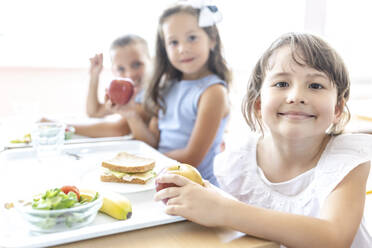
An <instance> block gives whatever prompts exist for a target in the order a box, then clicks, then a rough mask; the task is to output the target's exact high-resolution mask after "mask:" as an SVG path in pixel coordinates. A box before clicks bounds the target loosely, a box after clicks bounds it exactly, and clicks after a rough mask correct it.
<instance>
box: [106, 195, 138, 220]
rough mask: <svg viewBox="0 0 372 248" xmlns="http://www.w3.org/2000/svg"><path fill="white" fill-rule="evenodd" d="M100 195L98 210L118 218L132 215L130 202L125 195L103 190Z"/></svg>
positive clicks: (123, 218) (122, 218)
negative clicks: (101, 202) (100, 204)
mask: <svg viewBox="0 0 372 248" xmlns="http://www.w3.org/2000/svg"><path fill="white" fill-rule="evenodd" d="M102 195H103V204H102V207H101V209H100V210H99V211H100V212H102V213H105V214H107V215H109V216H111V217H113V218H115V219H118V220H126V219H129V218H130V217H131V216H132V204H131V202H130V201H129V200H128V199H127V198H126V197H125V196H123V195H120V194H118V193H113V192H103V193H102Z"/></svg>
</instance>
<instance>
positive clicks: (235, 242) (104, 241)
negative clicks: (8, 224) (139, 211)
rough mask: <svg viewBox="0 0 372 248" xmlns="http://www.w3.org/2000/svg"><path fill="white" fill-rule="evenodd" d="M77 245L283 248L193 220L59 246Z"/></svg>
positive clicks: (131, 247)
mask: <svg viewBox="0 0 372 248" xmlns="http://www.w3.org/2000/svg"><path fill="white" fill-rule="evenodd" d="M57 247H60V248H62V247H63V248H74V247H90V248H98V247H110V248H116V247H117V248H119V247H130V248H140V247H141V248H142V247H152V248H156V247H159V248H160V247H161V248H164V247H172V248H177V247H182V248H188V247H190V248H198V247H203V248H208V247H211V248H212V247H213V248H216V247H231V248H233V247H236V248H238V247H245V248H279V247H280V246H279V245H278V244H277V243H275V242H271V241H267V240H262V239H259V238H256V237H252V236H248V235H244V236H242V235H241V234H240V233H239V232H234V231H232V230H226V229H223V228H215V227H205V226H201V225H199V224H196V223H193V222H190V221H181V222H177V223H171V224H165V225H160V226H154V227H149V228H144V229H139V230H134V231H130V232H124V233H118V234H114V235H110V236H104V237H99V238H94V239H88V240H83V241H78V242H75V243H70V244H64V245H60V246H57Z"/></svg>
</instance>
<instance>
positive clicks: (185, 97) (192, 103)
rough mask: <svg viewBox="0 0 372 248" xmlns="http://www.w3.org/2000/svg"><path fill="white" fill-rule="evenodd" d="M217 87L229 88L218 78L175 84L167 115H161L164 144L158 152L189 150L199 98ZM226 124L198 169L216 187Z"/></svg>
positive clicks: (170, 93)
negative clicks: (217, 159) (217, 161)
mask: <svg viewBox="0 0 372 248" xmlns="http://www.w3.org/2000/svg"><path fill="white" fill-rule="evenodd" d="M214 84H222V85H224V86H225V87H227V84H226V82H225V81H223V80H222V79H220V78H219V77H218V76H217V75H214V74H212V75H208V76H206V77H204V78H201V79H197V80H181V81H179V82H173V84H172V86H171V88H170V89H169V90H168V92H167V94H166V95H165V97H164V100H165V103H166V112H165V113H163V111H160V113H159V120H158V127H159V130H160V140H159V145H158V150H159V151H160V152H162V153H165V152H169V151H172V150H176V149H182V148H185V147H186V146H187V144H188V142H189V139H190V136H191V133H192V130H193V128H194V125H195V121H196V117H197V113H198V101H199V98H200V96H201V95H202V94H203V93H204V91H205V90H206V89H207V88H208V87H210V86H211V85H214ZM226 122H227V117H225V118H224V119H223V120H222V121H221V123H220V126H219V128H218V132H217V134H216V137H215V139H214V141H213V144H212V146H211V148H210V149H209V151H208V153H207V154H206V156H205V157H204V159H203V161H202V162H201V163H200V164H199V165H198V166H197V169H198V170H199V172H200V174H201V175H202V177H203V178H204V179H207V180H209V181H210V182H211V183H212V184H214V185H218V183H217V179H216V177H215V176H214V173H213V160H214V157H215V156H216V154H218V153H219V152H220V144H221V142H222V138H223V132H224V129H225V126H226Z"/></svg>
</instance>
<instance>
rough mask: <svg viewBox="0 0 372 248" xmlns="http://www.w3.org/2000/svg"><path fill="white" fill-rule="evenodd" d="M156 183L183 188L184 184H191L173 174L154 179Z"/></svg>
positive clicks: (189, 181) (186, 179)
mask: <svg viewBox="0 0 372 248" xmlns="http://www.w3.org/2000/svg"><path fill="white" fill-rule="evenodd" d="M156 181H157V182H158V183H174V184H176V185H178V186H180V187H182V186H185V185H186V184H189V183H193V182H192V181H191V180H189V179H188V178H186V177H183V176H180V175H177V174H174V173H165V174H163V175H162V176H160V177H158V178H156Z"/></svg>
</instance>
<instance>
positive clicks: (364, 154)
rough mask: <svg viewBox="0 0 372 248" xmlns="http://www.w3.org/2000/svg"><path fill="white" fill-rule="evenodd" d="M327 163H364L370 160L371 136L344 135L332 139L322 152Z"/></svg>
mask: <svg viewBox="0 0 372 248" xmlns="http://www.w3.org/2000/svg"><path fill="white" fill-rule="evenodd" d="M323 156H324V157H325V159H327V161H331V160H336V161H338V160H341V161H342V162H346V161H355V162H361V163H363V162H366V161H368V160H371V158H372V135H369V134H352V133H346V134H341V135H338V136H335V137H332V138H331V139H330V141H329V143H328V145H327V147H326V149H325V150H324V152H323Z"/></svg>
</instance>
